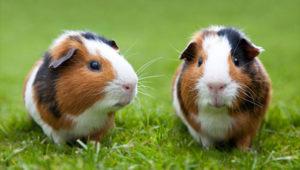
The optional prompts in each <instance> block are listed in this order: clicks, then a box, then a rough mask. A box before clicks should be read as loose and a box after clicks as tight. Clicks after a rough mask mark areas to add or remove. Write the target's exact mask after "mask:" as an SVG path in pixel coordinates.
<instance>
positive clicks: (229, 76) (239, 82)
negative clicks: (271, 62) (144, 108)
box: [181, 27, 262, 108]
mask: <svg viewBox="0 0 300 170" xmlns="http://www.w3.org/2000/svg"><path fill="white" fill-rule="evenodd" d="M261 51H262V48H260V47H257V46H255V45H254V44H253V43H251V42H250V41H249V40H248V39H247V38H246V37H245V36H244V34H243V33H241V32H240V31H238V30H236V29H233V28H225V27H211V28H208V29H205V30H202V31H200V32H198V33H196V34H195V36H194V38H193V39H192V41H191V42H190V44H189V45H188V46H187V48H186V49H185V50H184V52H183V53H182V55H181V59H183V60H185V62H184V64H183V67H182V70H183V73H182V74H183V76H182V81H183V82H186V83H185V84H186V85H183V87H182V88H183V89H182V91H184V90H185V91H186V92H185V93H186V94H189V96H190V98H193V99H191V100H195V99H196V101H197V103H196V104H197V105H198V106H202V107H205V106H211V107H216V108H220V107H231V106H232V105H233V104H234V103H235V101H236V100H238V99H239V98H240V97H242V96H243V91H241V90H240V89H242V88H243V87H248V85H250V84H251V74H255V69H257V68H256V67H254V66H255V64H257V62H256V61H255V60H256V59H255V57H256V56H257V55H258V54H259V53H260V52H261Z"/></svg>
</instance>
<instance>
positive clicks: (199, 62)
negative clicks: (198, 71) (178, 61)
mask: <svg viewBox="0 0 300 170" xmlns="http://www.w3.org/2000/svg"><path fill="white" fill-rule="evenodd" d="M202 63H203V60H202V57H200V58H199V60H198V67H200V66H201V65H202Z"/></svg>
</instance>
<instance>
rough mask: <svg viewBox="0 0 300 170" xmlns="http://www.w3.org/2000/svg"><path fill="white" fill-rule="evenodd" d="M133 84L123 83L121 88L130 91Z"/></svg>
mask: <svg viewBox="0 0 300 170" xmlns="http://www.w3.org/2000/svg"><path fill="white" fill-rule="evenodd" d="M134 87H135V85H134V84H123V85H122V88H123V89H124V90H125V91H127V92H131V91H132V90H133V89H134Z"/></svg>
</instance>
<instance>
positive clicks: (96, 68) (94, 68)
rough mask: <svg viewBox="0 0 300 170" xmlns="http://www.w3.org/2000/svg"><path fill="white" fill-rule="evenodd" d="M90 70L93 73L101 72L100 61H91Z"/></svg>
mask: <svg viewBox="0 0 300 170" xmlns="http://www.w3.org/2000/svg"><path fill="white" fill-rule="evenodd" d="M89 68H90V70H92V71H99V70H100V68H101V66H100V63H99V62H98V61H91V62H90V64H89Z"/></svg>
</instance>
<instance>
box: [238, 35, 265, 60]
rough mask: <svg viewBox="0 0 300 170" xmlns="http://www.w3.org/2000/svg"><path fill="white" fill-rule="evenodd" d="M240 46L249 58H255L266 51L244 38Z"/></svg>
mask: <svg viewBox="0 0 300 170" xmlns="http://www.w3.org/2000/svg"><path fill="white" fill-rule="evenodd" d="M240 46H241V47H242V48H243V49H244V50H245V52H246V53H247V56H249V57H250V58H254V57H256V56H258V55H259V54H260V53H261V52H263V51H264V49H263V48H261V47H258V46H256V45H254V44H253V43H251V42H250V41H249V40H246V39H244V38H243V39H242V40H241V42H240Z"/></svg>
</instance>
